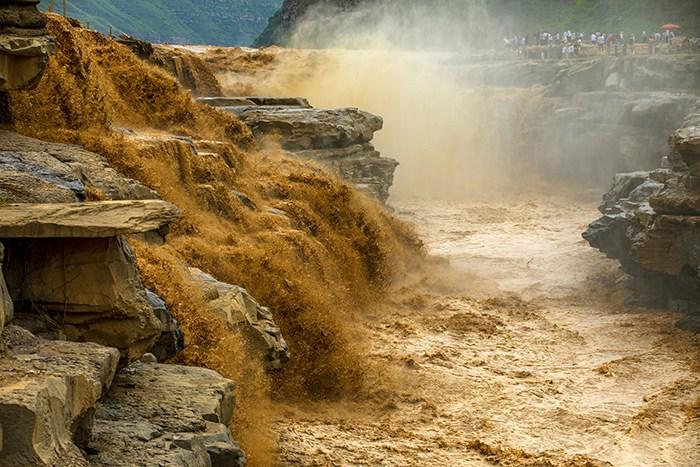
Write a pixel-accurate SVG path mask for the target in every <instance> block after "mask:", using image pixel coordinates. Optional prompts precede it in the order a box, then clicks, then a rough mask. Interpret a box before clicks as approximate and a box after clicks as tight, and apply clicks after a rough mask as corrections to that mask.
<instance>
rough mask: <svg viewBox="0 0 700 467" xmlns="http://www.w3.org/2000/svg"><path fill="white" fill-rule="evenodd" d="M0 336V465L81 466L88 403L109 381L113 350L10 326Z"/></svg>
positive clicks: (114, 360)
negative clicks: (0, 350) (0, 349)
mask: <svg viewBox="0 0 700 467" xmlns="http://www.w3.org/2000/svg"><path fill="white" fill-rule="evenodd" d="M0 340H2V341H4V343H5V344H6V346H7V348H8V351H7V353H5V354H2V355H0V434H1V435H2V443H0V465H2V466H12V467H22V466H42V465H45V466H64V465H65V466H68V465H70V466H87V465H89V464H88V462H87V460H86V459H85V458H84V457H83V453H82V452H81V451H80V449H79V447H84V446H85V444H84V443H85V441H86V440H87V439H89V437H90V432H91V429H92V416H93V413H94V411H93V407H94V405H95V403H96V402H97V400H98V399H100V397H102V396H103V395H104V393H105V392H106V389H107V388H108V387H109V385H110V384H111V382H112V378H113V377H114V374H115V371H116V369H117V361H118V360H119V352H118V351H117V350H116V349H110V348H107V347H102V346H100V345H97V344H78V343H72V342H62V341H45V340H43V339H39V338H37V337H35V336H33V335H32V334H31V333H29V332H28V331H25V330H24V329H22V328H19V327H17V326H14V325H10V326H9V327H7V328H6V329H5V330H4V331H3V333H2V335H1V336H0Z"/></svg>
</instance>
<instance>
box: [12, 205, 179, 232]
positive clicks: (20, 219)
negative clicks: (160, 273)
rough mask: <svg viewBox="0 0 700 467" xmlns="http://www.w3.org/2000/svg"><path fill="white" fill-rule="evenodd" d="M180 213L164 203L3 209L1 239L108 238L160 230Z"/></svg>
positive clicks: (27, 206)
mask: <svg viewBox="0 0 700 467" xmlns="http://www.w3.org/2000/svg"><path fill="white" fill-rule="evenodd" d="M179 216H180V211H179V210H178V209H177V208H176V207H175V206H174V205H172V204H170V203H168V202H166V201H161V200H135V201H96V202H85V203H47V204H5V205H1V206H0V238H108V237H116V236H117V235H124V234H133V233H144V232H150V231H154V230H158V229H160V228H161V227H162V226H165V225H167V224H169V223H170V222H172V221H173V220H175V219H177V218H178V217H179Z"/></svg>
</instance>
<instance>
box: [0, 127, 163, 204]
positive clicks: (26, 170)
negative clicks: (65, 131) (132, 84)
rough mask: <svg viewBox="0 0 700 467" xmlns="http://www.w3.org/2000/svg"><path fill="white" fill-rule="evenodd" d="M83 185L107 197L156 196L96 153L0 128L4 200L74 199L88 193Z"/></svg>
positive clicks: (0, 188)
mask: <svg viewBox="0 0 700 467" xmlns="http://www.w3.org/2000/svg"><path fill="white" fill-rule="evenodd" d="M86 186H89V187H92V188H94V189H96V190H98V191H99V192H101V193H102V194H103V196H104V197H105V198H106V199H112V200H126V199H159V198H160V197H159V196H158V193H156V192H155V191H153V190H151V189H150V188H147V187H146V186H144V185H143V184H141V183H140V182H137V181H136V180H133V179H130V178H127V177H124V176H122V175H121V174H119V173H118V172H117V171H115V170H114V169H112V168H111V167H110V166H109V164H108V163H107V161H106V160H105V159H104V158H103V157H102V156H100V155H98V154H95V153H92V152H89V151H86V150H84V149H83V148H81V147H79V146H73V145H68V144H58V143H47V142H45V141H40V140H37V139H34V138H28V137H26V136H22V135H18V134H17V133H14V132H11V131H3V130H0V197H1V198H2V199H4V200H5V202H10V203H12V202H16V203H47V202H71V201H79V200H83V199H85V198H86V197H87V194H86V191H85V190H86Z"/></svg>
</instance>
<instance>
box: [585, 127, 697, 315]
mask: <svg viewBox="0 0 700 467" xmlns="http://www.w3.org/2000/svg"><path fill="white" fill-rule="evenodd" d="M698 135H700V115H693V116H691V117H689V118H688V119H687V120H686V123H685V124H684V125H683V127H682V128H680V129H679V130H678V131H676V132H675V133H674V135H673V136H672V138H671V142H672V151H671V154H670V156H669V157H668V161H667V162H668V165H670V166H671V168H668V169H658V170H655V171H652V172H646V173H645V172H637V173H633V174H621V175H618V176H617V177H616V180H615V185H614V186H613V188H612V190H611V191H610V192H609V193H608V194H607V195H606V196H605V198H604V203H603V205H602V206H601V212H602V213H603V217H601V218H600V219H598V220H596V221H595V222H593V223H592V224H591V225H590V226H589V228H588V230H587V231H586V232H585V233H584V234H583V236H584V238H585V239H586V240H588V242H589V243H590V244H591V246H593V247H595V248H598V249H599V250H601V251H603V252H604V253H606V254H607V255H608V256H609V257H611V258H615V259H618V260H619V261H620V264H621V265H622V268H623V270H624V271H625V272H627V273H628V274H630V275H632V276H633V277H634V279H635V286H634V290H635V293H636V298H637V299H639V300H640V301H641V302H642V303H645V304H649V305H653V306H662V307H669V308H673V309H677V310H680V311H697V310H699V309H700V276H699V274H698V271H699V270H698V268H699V267H700V250H698V239H699V238H700V166H698V165H697V164H696V162H697V158H698V156H699V155H700V153H699V152H698Z"/></svg>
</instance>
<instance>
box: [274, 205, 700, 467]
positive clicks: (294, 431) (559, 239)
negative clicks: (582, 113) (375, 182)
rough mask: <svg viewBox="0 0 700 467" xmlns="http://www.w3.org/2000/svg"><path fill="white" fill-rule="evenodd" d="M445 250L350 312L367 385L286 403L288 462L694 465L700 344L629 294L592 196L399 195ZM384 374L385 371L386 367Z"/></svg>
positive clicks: (403, 211)
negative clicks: (348, 395) (591, 230)
mask: <svg viewBox="0 0 700 467" xmlns="http://www.w3.org/2000/svg"><path fill="white" fill-rule="evenodd" d="M395 208H396V209H397V211H398V213H399V214H400V216H401V217H402V218H404V219H406V220H407V221H409V222H411V223H413V224H414V225H415V226H416V228H417V229H418V231H419V232H420V233H421V235H422V236H423V238H424V240H425V242H426V244H427V247H428V249H429V251H430V252H431V253H432V254H434V255H439V256H442V257H445V258H448V259H449V260H450V263H451V264H450V265H447V264H446V263H439V262H436V265H435V268H434V269H435V271H434V273H431V274H428V275H427V276H424V277H418V278H408V279H406V280H405V283H404V285H403V286H402V287H397V290H395V293H394V296H393V299H392V303H390V304H388V305H386V306H381V307H380V306H378V307H377V310H368V311H367V313H366V315H365V316H362V317H361V318H362V319H358V320H357V326H358V330H359V331H361V332H359V333H358V334H362V335H364V336H365V338H364V339H363V340H362V345H363V346H365V348H366V351H367V352H369V353H370V354H371V355H372V356H373V359H374V360H375V361H377V362H381V363H382V364H383V365H385V367H386V368H387V377H386V381H377V382H376V390H375V391H374V393H373V395H372V396H371V397H370V398H369V400H367V399H366V398H365V399H359V400H358V401H356V402H348V401H343V402H325V403H317V404H307V405H303V406H300V405H282V406H280V407H279V418H278V420H277V422H276V424H275V429H276V432H277V436H278V438H279V462H280V463H281V464H283V465H494V464H498V465H610V464H611V465H619V466H657V465H658V466H661V465H675V466H692V465H700V352H699V349H700V345H699V343H698V339H697V337H696V336H694V335H692V334H690V333H686V332H684V331H680V330H678V329H676V328H675V327H674V323H675V321H677V320H678V319H679V316H678V315H676V314H673V313H669V312H664V311H659V310H646V309H641V308H635V307H630V306H626V305H624V297H625V292H624V290H622V284H620V283H616V282H615V281H616V279H617V278H618V277H619V271H618V269H617V264H616V263H615V262H614V261H611V260H608V259H605V258H604V257H603V256H602V255H600V254H599V253H598V252H596V251H595V250H593V249H591V248H590V247H589V246H588V245H587V244H586V243H585V242H584V241H583V240H582V239H581V236H580V233H581V231H582V230H583V229H584V228H585V225H586V223H587V222H589V221H590V220H591V219H594V218H595V216H596V211H595V203H593V202H588V201H574V200H571V199H564V198H555V197H551V198H550V197H542V196H538V197H531V198H528V197H524V198H520V199H517V200H504V201H498V202H493V201H492V202H471V203H445V202H423V201H421V202H404V203H396V204H395ZM380 379H381V378H380Z"/></svg>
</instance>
